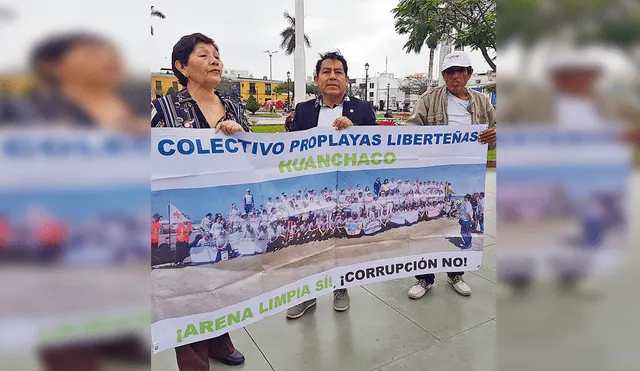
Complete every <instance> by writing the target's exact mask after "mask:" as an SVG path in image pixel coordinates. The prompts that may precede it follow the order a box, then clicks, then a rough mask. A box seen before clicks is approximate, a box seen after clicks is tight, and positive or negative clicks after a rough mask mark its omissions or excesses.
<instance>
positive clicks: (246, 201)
mask: <svg viewBox="0 0 640 371" xmlns="http://www.w3.org/2000/svg"><path fill="white" fill-rule="evenodd" d="M254 205H255V200H254V198H253V195H252V194H251V190H250V189H247V193H246V194H245V195H244V197H242V207H243V208H244V212H245V213H247V214H248V213H250V212H251V210H253V206H254Z"/></svg>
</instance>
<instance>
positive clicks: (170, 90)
mask: <svg viewBox="0 0 640 371" xmlns="http://www.w3.org/2000/svg"><path fill="white" fill-rule="evenodd" d="M175 92H176V91H175V90H173V86H169V89H167V93H166V94H165V95H169V94H173V93H175Z"/></svg>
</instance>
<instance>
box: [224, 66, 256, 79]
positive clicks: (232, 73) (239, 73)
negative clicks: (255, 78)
mask: <svg viewBox="0 0 640 371" xmlns="http://www.w3.org/2000/svg"><path fill="white" fill-rule="evenodd" d="M222 76H224V77H228V78H230V79H231V78H234V77H235V78H238V77H250V76H249V71H247V70H231V69H227V68H225V69H224V71H222Z"/></svg>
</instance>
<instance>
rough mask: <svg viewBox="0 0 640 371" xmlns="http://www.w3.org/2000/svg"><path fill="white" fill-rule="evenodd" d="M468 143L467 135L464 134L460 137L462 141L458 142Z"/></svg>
mask: <svg viewBox="0 0 640 371" xmlns="http://www.w3.org/2000/svg"><path fill="white" fill-rule="evenodd" d="M468 141H469V133H464V135H463V136H462V140H460V143H466V142H468Z"/></svg>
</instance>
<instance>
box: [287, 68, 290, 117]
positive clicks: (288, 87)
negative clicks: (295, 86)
mask: <svg viewBox="0 0 640 371" xmlns="http://www.w3.org/2000/svg"><path fill="white" fill-rule="evenodd" d="M290 77H291V73H289V71H287V109H288V110H289V112H291V100H290V97H291V79H290Z"/></svg>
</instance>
